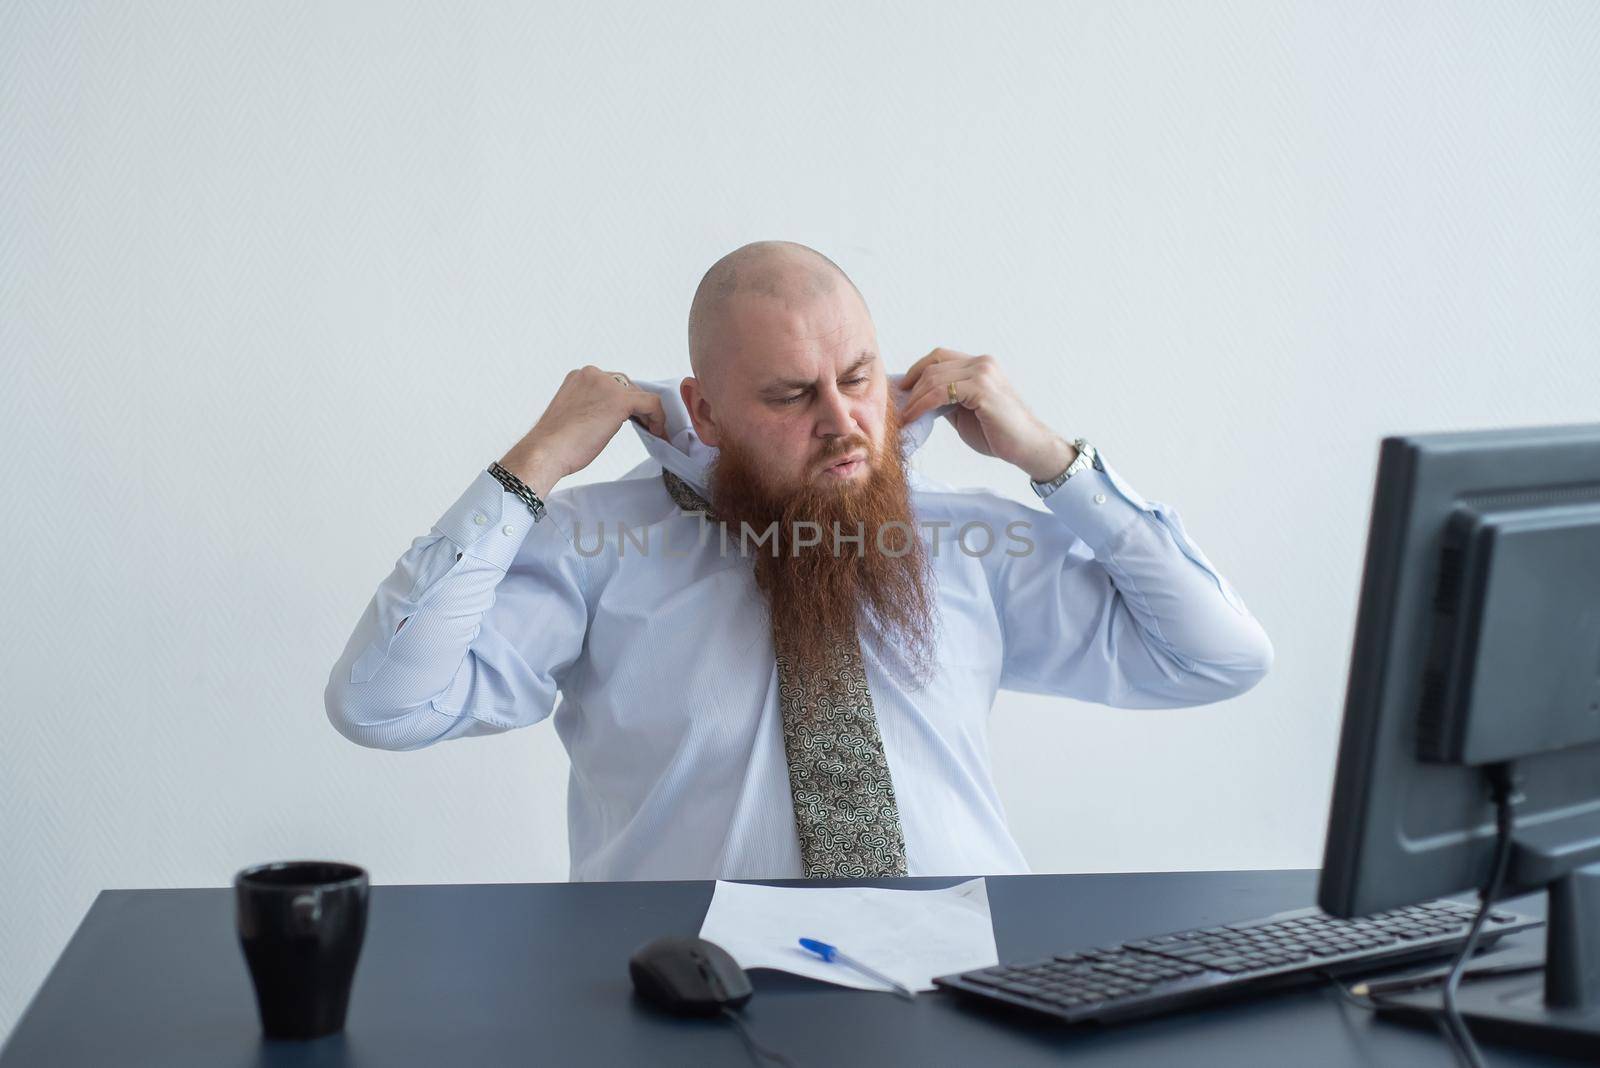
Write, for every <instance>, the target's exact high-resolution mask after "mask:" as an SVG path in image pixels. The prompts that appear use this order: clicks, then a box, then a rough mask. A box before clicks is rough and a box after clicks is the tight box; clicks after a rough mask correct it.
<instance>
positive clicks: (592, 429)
mask: <svg viewBox="0 0 1600 1068" xmlns="http://www.w3.org/2000/svg"><path fill="white" fill-rule="evenodd" d="M630 418H631V419H633V420H635V421H636V422H638V423H641V424H642V425H643V426H644V427H645V429H646V430H648V431H650V433H652V434H654V435H655V436H656V437H658V438H665V437H666V436H667V418H666V414H665V413H664V412H663V411H662V410H661V398H660V397H657V396H656V395H655V394H654V393H651V392H650V391H649V390H644V389H639V388H638V387H636V386H634V384H633V383H632V382H630V381H628V376H627V375H625V374H622V373H621V372H620V371H602V370H600V368H598V367H596V366H594V365H593V364H589V365H588V366H585V367H580V368H578V369H577V370H575V371H568V372H567V377H566V378H565V379H564V380H562V383H561V388H560V389H558V390H556V395H555V396H554V397H552V398H551V399H550V404H549V406H548V407H547V408H545V410H544V414H543V415H541V416H540V417H539V421H538V422H537V423H535V424H534V425H533V429H532V430H530V431H528V433H527V434H526V435H524V436H523V438H522V440H521V441H519V442H517V443H516V445H514V446H512V448H511V451H510V452H508V453H506V454H505V456H504V457H502V458H501V460H500V464H501V466H502V467H504V468H506V469H507V470H508V471H510V472H511V473H512V474H514V475H516V476H517V477H518V478H520V479H522V481H524V482H526V483H527V484H528V487H529V488H530V489H532V490H533V492H535V493H537V494H538V495H539V496H540V497H545V496H547V495H548V494H549V493H550V490H551V488H553V487H554V486H555V484H556V482H557V481H559V480H560V479H563V478H565V477H567V476H568V475H571V474H576V473H577V472H579V471H582V470H583V469H584V468H585V467H588V466H589V464H590V463H592V462H593V461H594V458H595V457H596V456H599V455H600V451H601V450H602V449H604V448H605V447H606V443H607V442H609V441H610V440H611V439H612V438H613V437H615V436H616V433H617V428H618V427H620V426H622V421H623V420H624V419H630Z"/></svg>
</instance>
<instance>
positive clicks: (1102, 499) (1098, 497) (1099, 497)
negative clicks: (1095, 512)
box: [1094, 493, 1106, 504]
mask: <svg viewBox="0 0 1600 1068" xmlns="http://www.w3.org/2000/svg"><path fill="white" fill-rule="evenodd" d="M1094 503H1095V504H1105V503H1106V495H1105V494H1104V493H1096V494H1095V495H1094Z"/></svg>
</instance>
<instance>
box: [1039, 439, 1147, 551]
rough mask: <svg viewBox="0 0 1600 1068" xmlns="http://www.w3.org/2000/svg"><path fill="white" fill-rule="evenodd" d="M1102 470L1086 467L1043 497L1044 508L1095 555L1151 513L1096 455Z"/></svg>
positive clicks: (1144, 503)
mask: <svg viewBox="0 0 1600 1068" xmlns="http://www.w3.org/2000/svg"><path fill="white" fill-rule="evenodd" d="M1098 455H1099V458H1100V464H1101V467H1103V468H1104V470H1101V469H1100V468H1096V467H1086V468H1084V469H1083V470H1082V471H1079V472H1078V473H1077V474H1075V475H1073V476H1072V477H1071V478H1069V479H1067V480H1066V481H1065V482H1063V483H1062V484H1061V485H1059V486H1057V487H1056V488H1055V490H1054V491H1052V492H1051V493H1050V495H1049V496H1047V497H1045V498H1044V506H1045V507H1046V508H1048V509H1049V510H1050V511H1052V512H1054V513H1055V514H1056V515H1058V516H1060V517H1061V518H1062V519H1063V520H1064V521H1065V522H1066V524H1067V526H1068V527H1070V528H1071V529H1072V532H1073V533H1074V534H1076V535H1077V536H1078V537H1080V538H1082V539H1083V540H1084V543H1085V544H1087V545H1088V546H1089V548H1091V549H1093V550H1094V552H1095V555H1096V556H1100V555H1102V553H1103V551H1104V549H1105V548H1106V547H1107V546H1109V545H1110V544H1111V543H1112V542H1114V541H1115V540H1116V538H1117V535H1119V534H1121V533H1122V532H1123V531H1124V530H1127V529H1128V527H1130V526H1132V525H1133V524H1134V523H1136V522H1137V521H1138V520H1139V516H1140V515H1141V513H1145V512H1149V511H1151V510H1152V509H1151V507H1150V502H1149V501H1147V500H1145V499H1144V498H1143V497H1141V496H1140V495H1139V493H1138V491H1137V490H1135V489H1134V488H1133V487H1132V486H1129V485H1128V484H1127V483H1126V482H1124V481H1123V480H1122V479H1121V477H1119V476H1118V475H1117V473H1116V471H1115V470H1114V469H1113V468H1112V467H1111V465H1110V464H1109V463H1107V462H1106V458H1105V454H1104V453H1099V454H1098Z"/></svg>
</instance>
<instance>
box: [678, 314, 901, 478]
mask: <svg viewBox="0 0 1600 1068" xmlns="http://www.w3.org/2000/svg"><path fill="white" fill-rule="evenodd" d="M719 340H720V342H721V344H720V346H719V348H720V352H719V357H718V359H717V361H716V364H715V367H716V371H715V380H714V381H712V380H710V379H712V377H713V376H712V374H711V373H707V375H706V378H707V379H708V381H704V382H698V383H697V385H698V392H699V395H700V396H701V397H703V398H704V400H705V402H706V404H705V405H704V406H702V405H700V404H698V403H691V405H690V411H691V412H692V413H694V415H695V424H696V429H697V432H698V433H699V434H700V437H701V440H703V441H705V442H706V444H708V445H712V446H718V447H720V446H721V445H722V444H723V440H724V439H731V440H732V441H733V442H734V443H735V445H736V446H742V447H743V451H745V452H747V453H749V454H750V455H752V456H755V457H758V458H759V462H760V469H761V471H760V473H761V478H762V480H763V481H764V482H765V484H766V486H767V488H768V490H769V491H770V492H773V493H775V494H779V493H783V492H785V491H787V490H791V489H797V488H799V487H801V486H805V485H810V486H813V487H837V488H839V489H840V490H841V491H847V490H848V489H849V488H851V487H853V486H858V485H860V484H862V483H863V482H864V481H865V479H866V478H867V476H868V474H869V469H870V465H871V463H872V462H873V461H872V457H873V456H874V455H875V454H877V453H879V451H880V450H881V447H882V445H883V443H884V442H883V434H884V425H885V421H886V410H887V405H888V400H889V385H888V377H887V374H886V372H885V370H884V366H883V360H882V359H881V358H880V357H879V355H878V343H877V333H876V331H875V330H874V329H873V326H872V319H871V317H870V316H869V315H868V314H867V310H866V308H865V306H864V305H863V304H862V303H861V301H860V299H859V298H858V297H857V296H856V295H855V291H854V290H852V289H851V288H850V287H849V286H848V285H846V286H841V287H839V289H838V290H836V291H835V292H834V293H831V294H827V295H825V296H821V297H818V298H816V299H815V300H813V301H811V302H810V303H809V304H808V305H807V306H805V307H792V306H789V305H786V304H784V303H781V302H779V301H776V300H768V299H762V298H756V299H744V300H739V301H736V302H734V303H733V304H732V305H731V306H730V307H729V308H728V309H727V313H726V315H725V317H724V319H723V321H722V329H721V332H720V338H719Z"/></svg>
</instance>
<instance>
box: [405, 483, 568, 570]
mask: <svg viewBox="0 0 1600 1068" xmlns="http://www.w3.org/2000/svg"><path fill="white" fill-rule="evenodd" d="M549 518H550V517H549V513H548V510H547V511H546V514H545V525H546V526H550V525H553V524H551V523H549ZM533 526H534V518H533V513H532V512H530V511H529V510H528V506H527V505H526V504H525V503H523V501H522V500H521V498H519V497H517V495H516V494H514V493H512V492H510V491H509V490H507V489H506V488H505V487H504V486H502V485H501V484H500V480H499V479H497V478H495V477H494V476H493V475H491V474H490V473H489V472H488V470H487V469H485V470H483V471H480V472H478V477H477V478H475V479H473V480H472V484H471V485H470V486H468V487H467V490H466V492H465V493H463V494H462V495H461V496H460V497H459V498H458V499H457V500H456V503H455V504H452V505H451V506H450V508H449V510H447V511H446V512H445V513H444V515H442V516H440V517H439V521H438V522H437V523H435V524H434V526H433V529H434V530H435V531H436V532H437V533H439V534H442V535H444V536H445V537H446V538H447V539H449V541H450V542H451V544H453V545H454V546H455V547H456V549H457V550H458V551H460V552H462V553H465V554H467V555H469V556H473V557H476V558H478V559H479V560H485V561H487V562H489V563H491V564H493V565H494V566H495V567H498V568H499V569H500V570H501V571H505V570H506V569H507V568H509V567H510V566H511V562H512V561H513V560H515V559H516V558H517V552H518V551H519V550H520V549H521V548H522V543H523V541H524V540H525V539H526V538H527V536H528V531H529V530H532V529H533Z"/></svg>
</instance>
